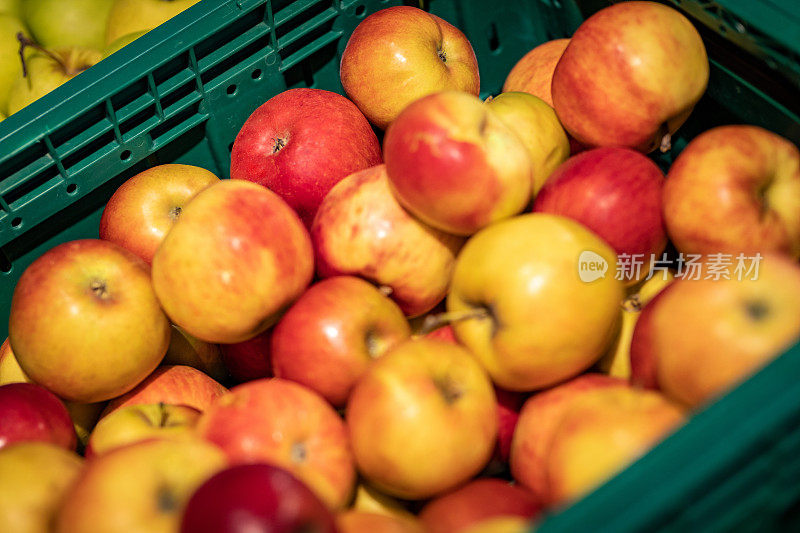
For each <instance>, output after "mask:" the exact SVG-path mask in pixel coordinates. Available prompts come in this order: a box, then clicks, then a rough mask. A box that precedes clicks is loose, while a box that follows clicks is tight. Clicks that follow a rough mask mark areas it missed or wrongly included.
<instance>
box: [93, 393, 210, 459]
mask: <svg viewBox="0 0 800 533" xmlns="http://www.w3.org/2000/svg"><path fill="white" fill-rule="evenodd" d="M198 418H200V411H198V410H197V409H194V408H193V407H187V406H185V405H169V404H164V403H157V404H141V405H128V406H125V407H120V408H119V409H116V410H115V411H114V412H112V413H109V414H108V416H106V417H104V418H103V419H102V420H100V421H99V422H98V423H97V426H95V428H94V431H93V432H92V434H91V436H90V438H89V443H88V445H87V446H86V458H87V459H88V458H91V457H96V456H98V455H102V454H104V453H108V452H110V451H111V450H115V449H117V448H120V447H122V446H126V445H128V444H133V443H135V442H140V441H143V440H149V439H193V438H196V437H195V434H194V427H195V425H196V424H197V420H198Z"/></svg>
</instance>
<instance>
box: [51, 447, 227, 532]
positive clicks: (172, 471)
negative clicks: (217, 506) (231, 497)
mask: <svg viewBox="0 0 800 533" xmlns="http://www.w3.org/2000/svg"><path fill="white" fill-rule="evenodd" d="M225 466H226V460H225V456H224V454H223V453H222V451H221V450H219V449H217V448H216V447H214V446H212V445H211V444H208V443H205V442H203V441H201V440H199V439H197V440H186V441H172V440H150V441H145V442H139V443H136V444H132V445H130V446H125V447H122V448H118V449H116V450H114V451H112V452H109V453H107V454H105V455H102V456H99V457H96V458H94V459H92V460H91V461H88V462H87V464H86V467H85V468H84V470H83V472H82V473H81V475H80V476H79V477H78V479H77V481H76V483H75V485H74V486H73V488H72V490H70V491H69V493H68V494H67V496H66V498H65V499H64V502H63V503H62V505H61V508H60V510H59V512H58V516H57V517H56V520H55V527H54V531H55V533H97V532H98V531H114V532H115V533H140V532H142V531H147V532H148V533H174V532H175V531H178V529H179V526H180V521H181V516H182V513H183V509H184V507H185V506H186V503H187V502H188V500H189V498H190V497H191V496H192V494H193V493H194V491H195V490H196V489H197V488H198V487H199V486H200V485H201V484H202V483H203V482H204V481H206V480H207V479H208V478H210V477H211V476H212V475H214V474H215V473H217V472H218V471H220V470H222V469H223V468H224V467H225Z"/></svg>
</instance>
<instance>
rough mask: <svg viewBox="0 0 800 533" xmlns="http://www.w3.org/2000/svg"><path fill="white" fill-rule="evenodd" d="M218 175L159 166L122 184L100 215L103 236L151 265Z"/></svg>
mask: <svg viewBox="0 0 800 533" xmlns="http://www.w3.org/2000/svg"><path fill="white" fill-rule="evenodd" d="M217 181H219V178H217V176H215V175H214V174H212V173H211V172H209V171H208V170H206V169H204V168H200V167H195V166H191V165H158V166H155V167H153V168H149V169H147V170H145V171H143V172H140V173H139V174H136V175H135V176H133V177H132V178H130V179H128V180H127V181H126V182H125V183H123V184H122V185H121V186H120V187H119V189H117V190H116V192H115V193H114V194H113V195H112V196H111V198H110V199H109V200H108V203H106V206H105V208H104V209H103V216H102V217H101V218H100V238H101V239H104V240H107V241H111V242H113V243H116V244H118V245H120V246H122V247H123V248H125V249H127V250H129V251H131V252H133V253H134V254H136V255H138V256H139V257H141V258H142V259H144V260H145V261H146V262H147V263H148V264H149V263H151V262H152V261H153V255H154V254H155V253H156V248H158V245H159V244H161V241H162V240H164V236H165V235H166V234H167V232H168V231H169V230H170V228H171V227H172V225H173V224H174V223H175V220H177V219H178V217H179V216H180V214H181V210H182V209H183V207H184V206H185V205H186V204H187V203H188V202H189V200H191V199H192V198H193V197H194V196H195V195H196V194H197V193H198V192H200V191H201V190H203V189H205V188H206V187H208V186H209V185H211V184H213V183H214V182H217Z"/></svg>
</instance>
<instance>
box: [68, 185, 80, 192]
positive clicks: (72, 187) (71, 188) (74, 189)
mask: <svg viewBox="0 0 800 533" xmlns="http://www.w3.org/2000/svg"><path fill="white" fill-rule="evenodd" d="M77 191H78V186H77V185H75V184H74V183H70V184H69V185H67V194H75V193H76V192H77Z"/></svg>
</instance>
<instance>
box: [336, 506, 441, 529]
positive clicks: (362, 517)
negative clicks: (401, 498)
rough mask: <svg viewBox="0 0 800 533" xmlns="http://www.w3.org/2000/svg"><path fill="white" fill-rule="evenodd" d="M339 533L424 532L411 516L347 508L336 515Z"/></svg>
mask: <svg viewBox="0 0 800 533" xmlns="http://www.w3.org/2000/svg"><path fill="white" fill-rule="evenodd" d="M336 526H337V529H338V530H339V533H425V529H424V528H423V527H422V525H421V524H420V523H419V521H418V520H417V519H416V518H415V517H414V516H413V515H410V516H402V517H401V516H391V515H386V514H380V513H370V512H367V511H358V510H349V511H343V512H340V513H339V514H338V515H336Z"/></svg>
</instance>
